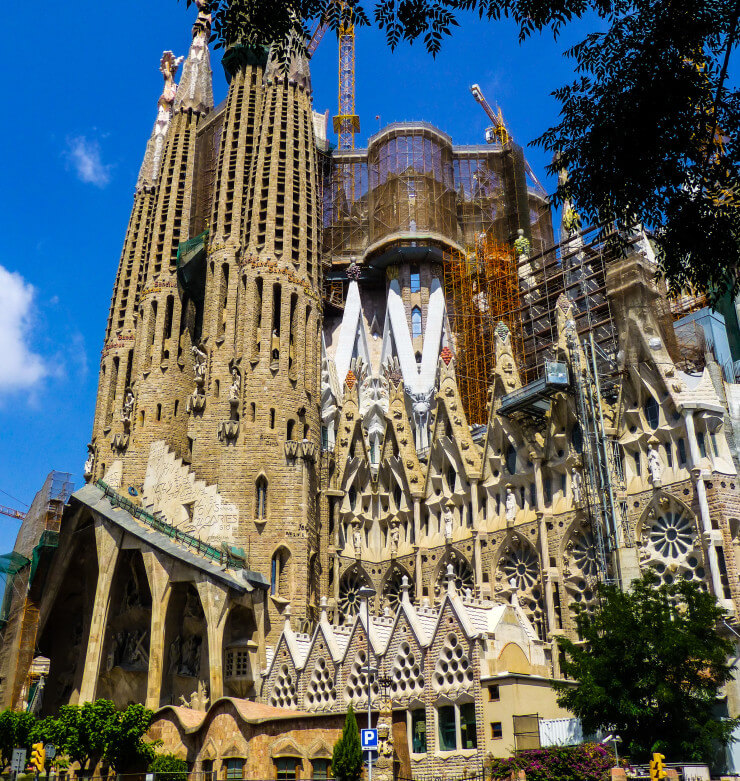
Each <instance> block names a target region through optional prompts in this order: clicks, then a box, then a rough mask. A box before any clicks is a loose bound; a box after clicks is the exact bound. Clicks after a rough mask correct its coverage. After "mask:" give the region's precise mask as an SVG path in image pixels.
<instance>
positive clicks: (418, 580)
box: [414, 496, 424, 605]
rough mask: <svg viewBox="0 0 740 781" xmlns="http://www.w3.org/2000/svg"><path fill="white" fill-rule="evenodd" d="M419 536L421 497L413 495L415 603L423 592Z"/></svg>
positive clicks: (419, 599) (419, 601) (419, 602)
mask: <svg viewBox="0 0 740 781" xmlns="http://www.w3.org/2000/svg"><path fill="white" fill-rule="evenodd" d="M420 538H421V497H419V496H415V497H414V553H415V554H416V560H415V569H416V572H415V573H414V579H415V585H416V604H417V605H420V604H421V595H422V594H423V593H424V592H423V590H422V583H421V547H420V546H419V540H420Z"/></svg>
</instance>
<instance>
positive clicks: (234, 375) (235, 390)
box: [229, 366, 242, 404]
mask: <svg viewBox="0 0 740 781" xmlns="http://www.w3.org/2000/svg"><path fill="white" fill-rule="evenodd" d="M241 387H242V378H241V376H240V374H239V370H238V369H237V368H236V366H235V367H234V368H233V369H232V370H231V387H230V388H229V401H230V402H231V404H238V403H239V392H240V391H241Z"/></svg>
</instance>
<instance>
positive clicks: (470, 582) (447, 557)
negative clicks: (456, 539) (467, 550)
mask: <svg viewBox="0 0 740 781" xmlns="http://www.w3.org/2000/svg"><path fill="white" fill-rule="evenodd" d="M450 564H451V565H452V574H453V576H454V583H455V588H456V589H457V591H458V593H463V592H464V591H465V590H466V589H471V590H473V589H474V588H475V574H474V572H473V568H472V566H471V564H470V562H469V561H468V559H467V558H466V557H465V556H463V554H462V553H460V552H459V551H457V550H455V549H454V548H452V549H451V550H449V551H447V552H446V553H445V554H444V556H442V558H440V560H439V562H438V564H437V569H436V571H435V574H434V582H435V584H436V589H437V594H440V595H441V594H444V592H445V590H446V589H447V567H448V565H450Z"/></svg>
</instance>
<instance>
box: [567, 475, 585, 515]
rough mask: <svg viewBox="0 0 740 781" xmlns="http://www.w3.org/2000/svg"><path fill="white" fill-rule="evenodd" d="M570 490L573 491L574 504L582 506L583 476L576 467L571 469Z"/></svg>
mask: <svg viewBox="0 0 740 781" xmlns="http://www.w3.org/2000/svg"><path fill="white" fill-rule="evenodd" d="M570 490H571V491H572V492H573V504H575V505H576V506H578V507H580V506H581V505H582V504H583V476H582V475H581V473H580V472H579V471H578V470H577V469H576V468H575V467H573V468H572V469H571V470H570Z"/></svg>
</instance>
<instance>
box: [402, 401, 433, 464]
mask: <svg viewBox="0 0 740 781" xmlns="http://www.w3.org/2000/svg"><path fill="white" fill-rule="evenodd" d="M433 393H434V389H431V390H430V391H428V392H413V391H411V392H408V395H409V398H410V399H411V409H412V410H413V413H414V424H415V428H416V449H417V450H426V449H427V448H428V447H429V411H430V409H431V406H432V394H433Z"/></svg>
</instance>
